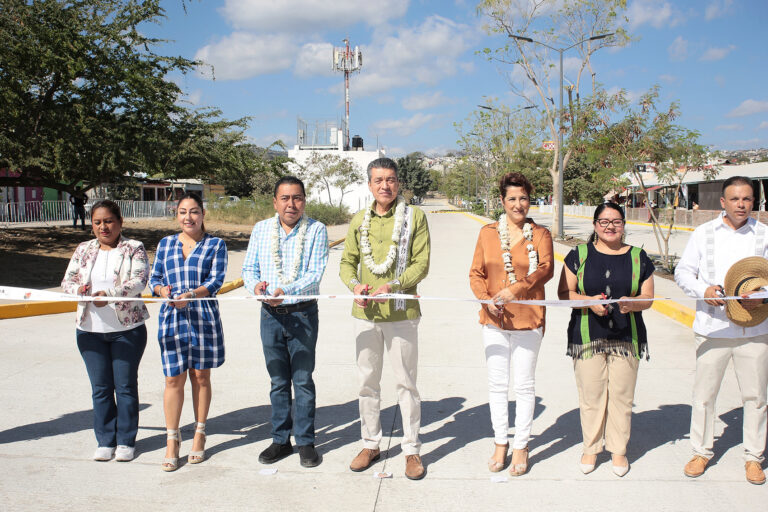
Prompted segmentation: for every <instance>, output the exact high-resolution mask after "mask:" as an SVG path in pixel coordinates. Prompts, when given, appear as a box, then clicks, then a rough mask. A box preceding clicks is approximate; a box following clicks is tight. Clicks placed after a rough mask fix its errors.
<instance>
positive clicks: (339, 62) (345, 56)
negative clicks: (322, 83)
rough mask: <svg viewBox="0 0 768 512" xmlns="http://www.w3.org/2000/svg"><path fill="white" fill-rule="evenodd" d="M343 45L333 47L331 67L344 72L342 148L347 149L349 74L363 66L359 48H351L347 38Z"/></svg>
mask: <svg viewBox="0 0 768 512" xmlns="http://www.w3.org/2000/svg"><path fill="white" fill-rule="evenodd" d="M343 42H344V46H343V47H338V46H334V47H333V63H332V64H331V69H333V70H334V71H343V72H344V102H345V106H346V123H345V126H344V149H345V150H348V149H349V74H350V73H352V72H354V71H358V72H359V71H360V68H362V67H363V54H362V53H361V52H360V48H359V47H357V46H355V49H354V50H352V48H350V46H349V38H348V37H347V38H345V39H344V41H343Z"/></svg>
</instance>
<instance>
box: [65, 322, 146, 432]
mask: <svg viewBox="0 0 768 512" xmlns="http://www.w3.org/2000/svg"><path fill="white" fill-rule="evenodd" d="M146 346H147V328H146V326H145V325H144V324H142V325H140V326H138V327H135V328H133V329H131V330H128V331H122V332H110V333H99V332H86V331H81V330H80V329H78V330H77V348H78V349H80V355H81V356H83V361H85V369H86V370H87V371H88V378H89V379H90V381H91V391H92V398H93V430H94V432H95V433H96V441H98V443H99V446H109V447H115V446H117V445H125V446H134V445H135V444H136V434H137V432H138V431H139V383H138V381H139V362H140V361H141V356H142V355H143V354H144V348H145V347H146ZM115 399H117V400H115Z"/></svg>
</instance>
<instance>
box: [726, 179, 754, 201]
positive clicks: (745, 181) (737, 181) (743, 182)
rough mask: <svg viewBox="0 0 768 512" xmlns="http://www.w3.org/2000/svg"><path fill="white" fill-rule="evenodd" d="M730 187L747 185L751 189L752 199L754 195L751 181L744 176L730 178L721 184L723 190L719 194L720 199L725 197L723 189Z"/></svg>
mask: <svg viewBox="0 0 768 512" xmlns="http://www.w3.org/2000/svg"><path fill="white" fill-rule="evenodd" d="M731 185H749V186H750V187H752V197H754V195H755V187H754V185H752V180H751V179H749V178H747V177H745V176H731V177H730V178H728V179H727V180H725V181H724V182H723V190H722V191H721V192H720V195H721V196H722V197H725V189H727V188H728V187H730V186H731Z"/></svg>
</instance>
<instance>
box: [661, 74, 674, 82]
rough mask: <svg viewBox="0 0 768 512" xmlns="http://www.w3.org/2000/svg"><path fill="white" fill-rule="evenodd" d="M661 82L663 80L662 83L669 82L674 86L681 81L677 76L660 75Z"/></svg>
mask: <svg viewBox="0 0 768 512" xmlns="http://www.w3.org/2000/svg"><path fill="white" fill-rule="evenodd" d="M659 80H661V81H662V82H667V83H669V84H672V83H675V82H677V81H678V80H679V79H678V77H676V76H675V75H667V74H664V75H659Z"/></svg>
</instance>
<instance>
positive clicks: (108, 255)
mask: <svg viewBox="0 0 768 512" xmlns="http://www.w3.org/2000/svg"><path fill="white" fill-rule="evenodd" d="M118 261H120V253H119V251H117V250H116V249H111V250H109V251H105V250H102V249H99V254H98V256H96V261H95V262H94V264H93V269H92V270H91V275H90V278H89V280H88V284H90V285H91V290H90V293H91V295H93V294H94V293H96V292H100V291H106V290H109V289H110V288H112V287H114V286H115V272H117V268H116V265H117V262H118ZM143 323H144V322H143V321H142V322H139V323H137V324H134V325H129V326H125V325H122V324H121V323H120V321H119V320H118V319H117V312H116V311H115V303H114V302H109V303H107V305H106V306H103V307H100V308H98V307H96V306H95V305H94V304H93V303H92V302H89V303H88V305H87V306H86V311H85V318H84V319H83V323H82V325H81V326H80V330H81V331H86V332H99V333H107V332H121V331H128V330H131V329H134V328H135V327H138V326H139V325H141V324H143Z"/></svg>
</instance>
